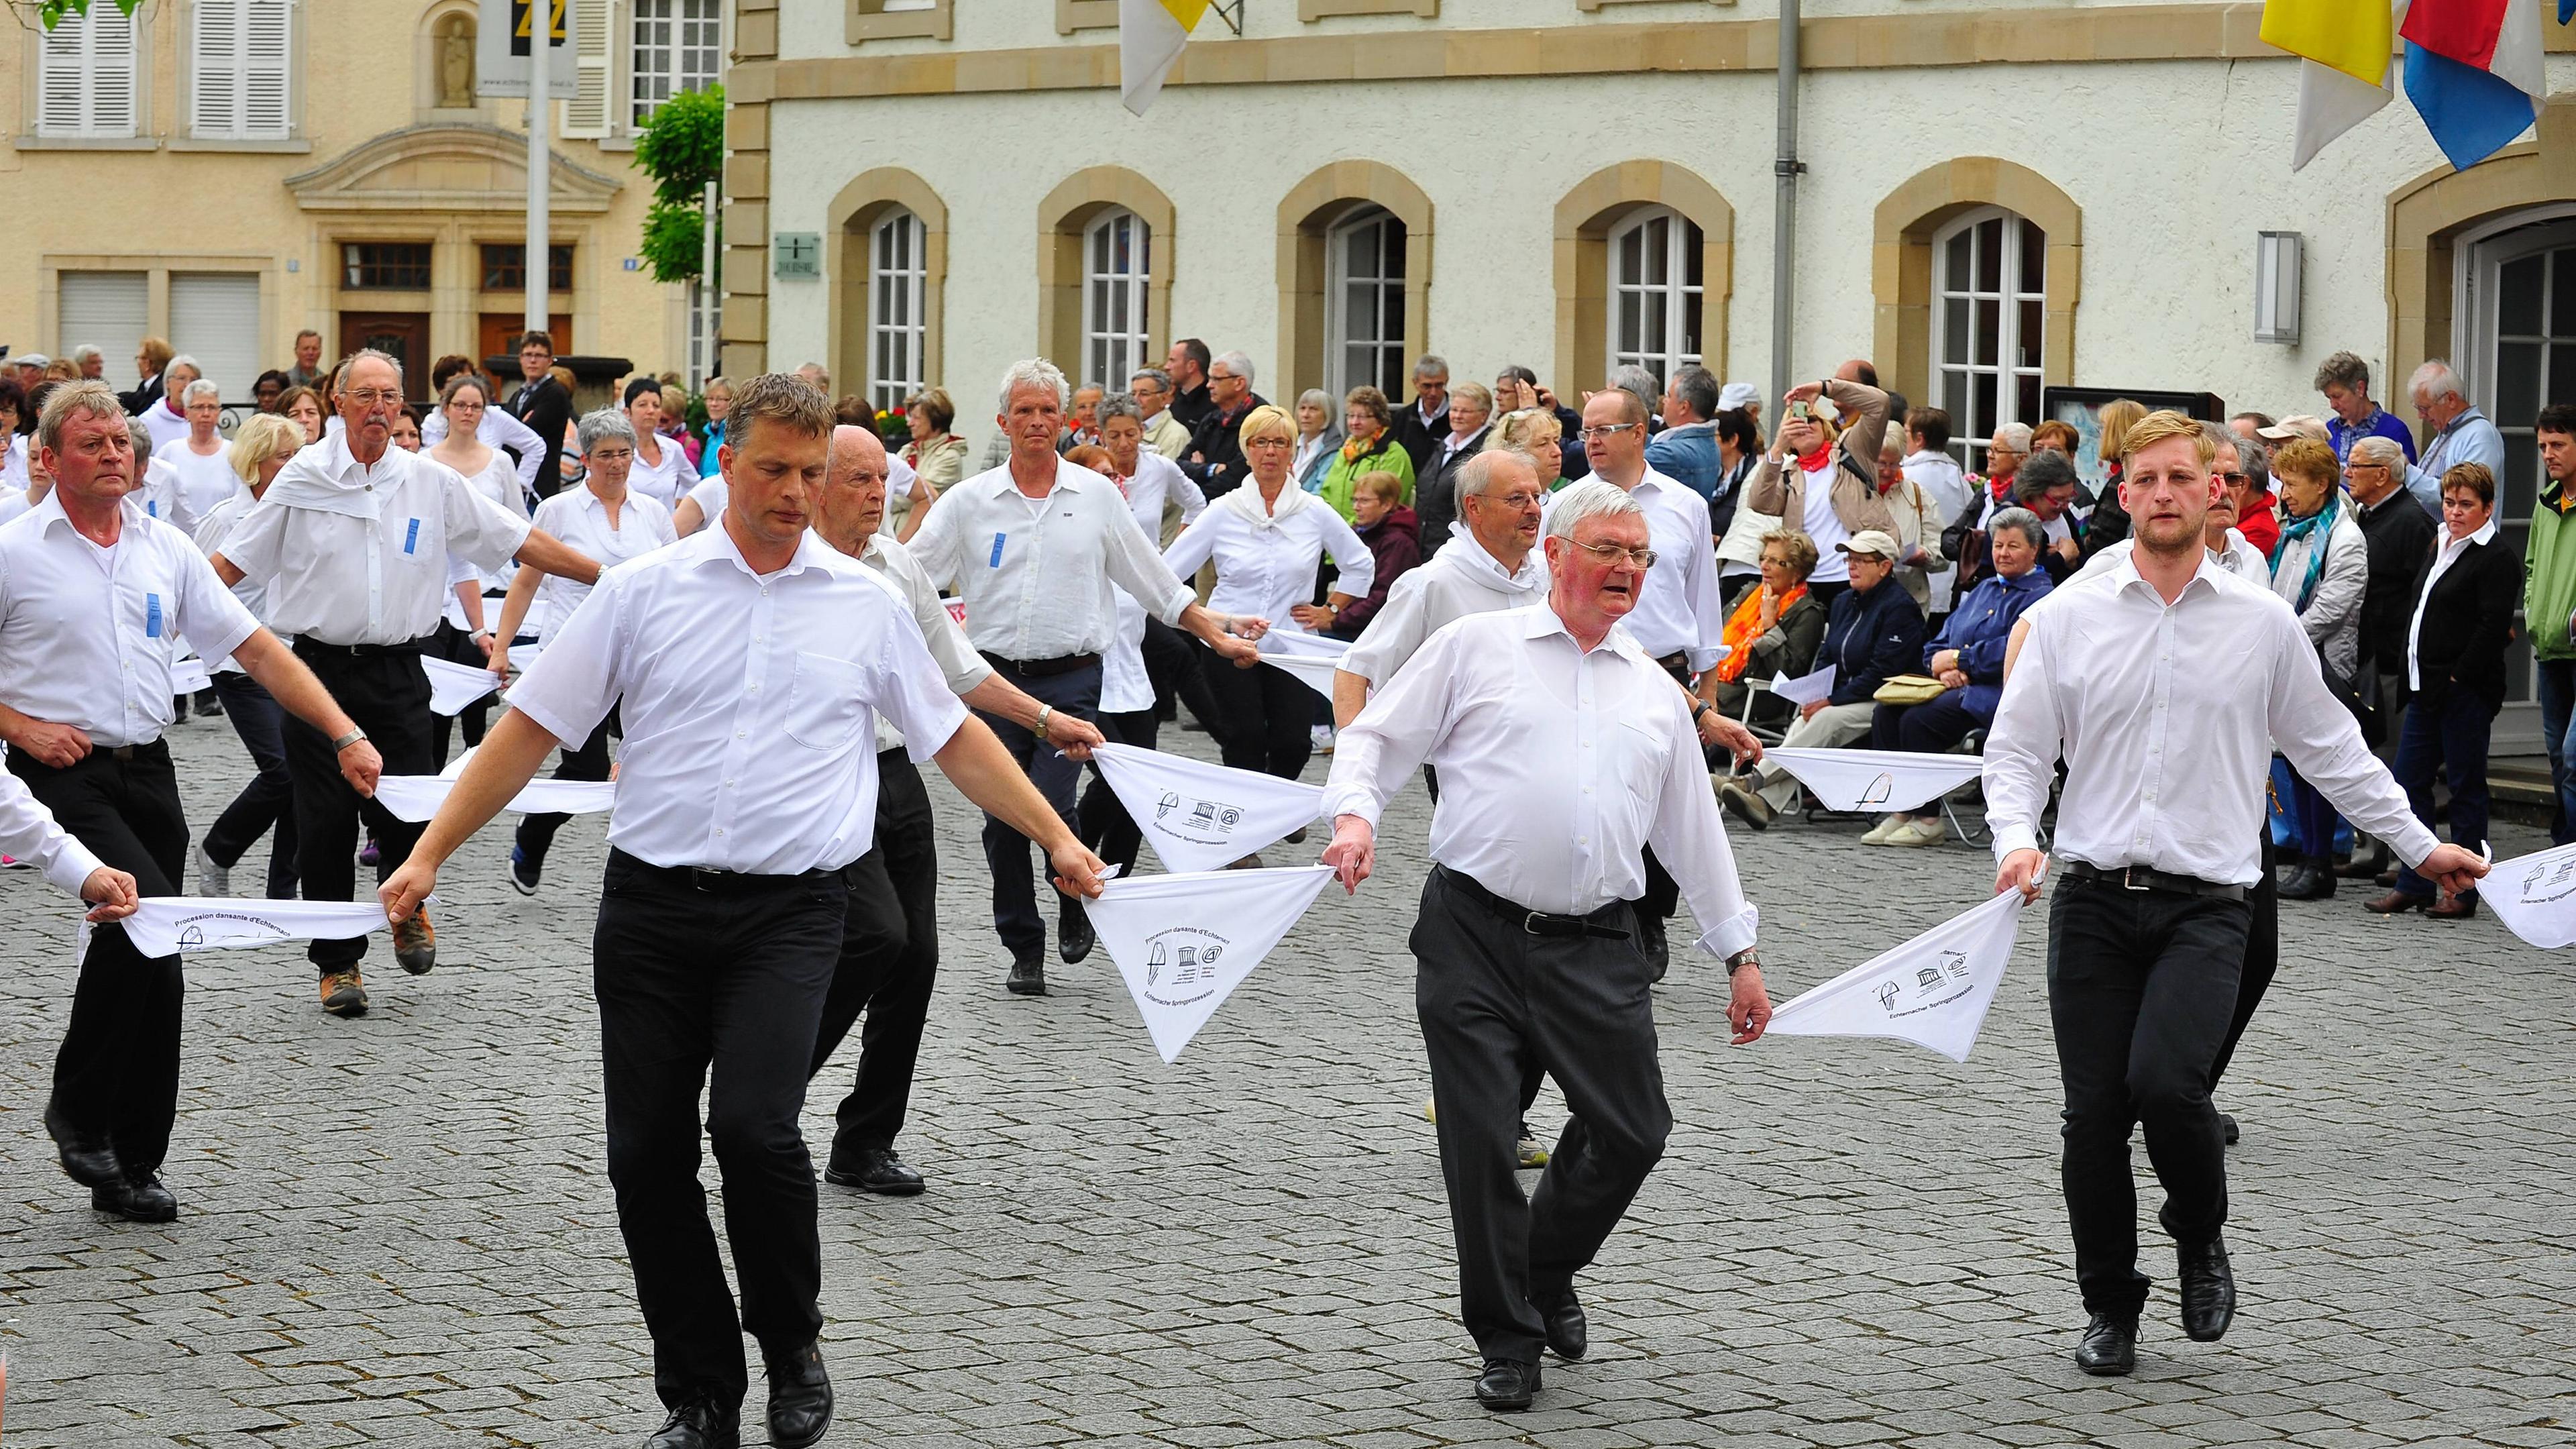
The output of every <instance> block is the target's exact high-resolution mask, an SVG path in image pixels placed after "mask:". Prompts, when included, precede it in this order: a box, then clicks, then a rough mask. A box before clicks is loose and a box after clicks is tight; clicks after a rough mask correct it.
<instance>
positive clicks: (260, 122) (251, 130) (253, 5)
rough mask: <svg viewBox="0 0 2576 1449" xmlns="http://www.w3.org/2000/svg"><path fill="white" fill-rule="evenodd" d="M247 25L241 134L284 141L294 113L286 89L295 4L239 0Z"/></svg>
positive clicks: (283, 0)
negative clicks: (246, 13) (246, 17)
mask: <svg viewBox="0 0 2576 1449" xmlns="http://www.w3.org/2000/svg"><path fill="white" fill-rule="evenodd" d="M242 4H243V7H244V8H245V9H246V10H247V11H248V12H249V16H248V19H249V24H248V25H247V26H246V27H244V29H243V31H242V52H243V54H242V123H241V133H242V135H243V136H245V137H248V138H251V139H256V140H263V141H283V140H285V139H286V138H287V136H288V134H289V133H290V130H291V125H290V122H291V121H292V119H293V112H292V110H291V109H290V107H289V103H288V102H289V98H288V94H287V92H288V89H289V87H290V86H291V84H292V81H293V77H292V74H291V69H292V65H293V62H294V45H295V23H294V22H295V7H294V5H293V4H292V3H291V0H242Z"/></svg>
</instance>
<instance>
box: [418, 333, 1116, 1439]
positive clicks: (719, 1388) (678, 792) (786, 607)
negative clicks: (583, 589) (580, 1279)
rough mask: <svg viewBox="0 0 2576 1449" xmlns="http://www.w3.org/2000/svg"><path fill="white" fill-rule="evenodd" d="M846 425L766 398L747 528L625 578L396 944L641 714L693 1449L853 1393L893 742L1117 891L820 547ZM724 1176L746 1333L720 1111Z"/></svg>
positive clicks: (650, 1163) (629, 775)
mask: <svg viewBox="0 0 2576 1449" xmlns="http://www.w3.org/2000/svg"><path fill="white" fill-rule="evenodd" d="M830 429H831V408H830V404H829V403H828V402H827V401H826V400H825V399H824V397H823V395H822V393H821V392H820V391H818V390H817V389H816V388H814V386H813V385H812V384H810V383H807V382H805V381H804V380H803V379H801V378H797V377H794V376H791V375H786V374H769V375H766V376H762V377H757V378H753V379H750V380H749V381H747V382H746V383H744V384H743V386H742V387H741V389H740V390H739V391H738V392H737V394H736V397H735V402H734V408H733V413H732V416H731V417H730V418H729V419H728V426H727V438H726V441H725V443H724V446H723V451H722V454H721V456H720V458H719V463H718V466H720V467H721V468H723V469H724V470H725V473H726V475H727V476H728V477H730V478H731V479H732V482H733V489H732V493H731V496H730V498H729V501H728V504H727V507H726V510H725V512H724V514H723V515H722V516H721V517H720V518H719V519H718V520H717V521H716V522H715V523H714V524H712V525H710V526H709V527H707V528H705V529H703V530H701V531H699V532H698V533H696V534H694V535H691V536H690V537H689V538H686V539H683V540H681V541H680V542H679V543H677V544H675V545H673V546H671V547H669V548H665V549H660V550H657V551H655V552H653V553H650V554H647V555H645V556H644V557H642V558H639V559H635V560H632V561H630V562H628V563H625V564H622V565H620V566H618V567H617V568H615V569H613V570H611V571H610V572H609V573H608V575H607V576H606V577H605V578H604V579H602V580H601V581H600V584H599V587H598V588H596V589H594V590H593V591H592V593H591V594H590V596H589V597H588V598H587V599H585V600H583V601H582V603H581V606H580V607H579V608H577V609H575V610H574V611H573V614H572V617H571V618H570V619H568V620H566V621H565V622H564V624H563V626H562V627H561V628H560V629H558V630H556V632H555V635H554V639H553V642H552V644H551V645H550V646H549V647H548V648H547V650H546V652H545V654H544V656H543V657H542V658H540V659H539V660H538V661H537V663H536V664H535V665H534V666H533V667H532V668H530V669H529V671H528V673H527V675H526V677H524V678H523V679H521V680H520V682H519V683H518V685H517V686H516V687H515V688H513V689H512V690H511V691H510V696H509V703H510V705H511V708H510V710H509V711H508V712H507V713H505V714H504V715H503V716H502V717H501V719H500V720H499V721H498V722H497V723H495V724H494V725H493V727H492V732H491V734H490V735H489V736H488V737H487V738H486V739H485V741H484V743H483V747H482V748H481V749H480V750H478V751H477V752H476V753H475V756H474V758H473V760H472V761H471V762H470V763H469V764H468V765H467V766H466V769H465V771H464V773H463V775H462V776H461V777H460V778H459V779H458V781H457V782H456V785H455V787H454V788H453V790H452V791H451V793H450V794H449V795H448V798H447V800H446V802H445V803H444V804H443V805H441V806H440V808H439V812H438V815H437V818H436V819H434V820H432V821H431V822H430V824H429V827H428V829H427V831H426V832H424V834H423V835H422V837H421V840H420V843H419V845H418V847H417V848H416V849H415V850H414V851H413V853H412V855H411V857H410V859H409V860H408V861H407V862H406V863H405V865H404V866H403V867H402V868H401V869H400V870H398V871H397V872H395V874H394V875H393V876H392V877H391V878H389V879H388V880H387V881H386V883H385V885H384V887H383V889H382V892H381V894H382V895H383V897H384V900H385V904H386V909H387V913H388V914H389V915H390V916H391V917H392V918H393V919H395V920H401V919H403V918H405V917H406V916H407V915H408V914H409V913H410V912H411V911H413V910H415V909H416V908H417V907H418V904H419V902H420V901H421V900H422V899H423V898H424V897H426V896H427V895H428V894H429V892H430V890H431V889H432V888H433V887H434V886H435V885H436V882H437V876H438V868H439V866H440V865H441V864H442V863H443V862H444V861H446V859H447V858H448V857H449V856H450V855H452V854H453V853H454V852H455V851H456V849H457V848H458V847H459V846H461V845H462V844H463V843H464V842H465V840H466V839H467V838H468V837H469V836H471V835H472V834H473V832H474V831H475V830H477V829H479V828H480V827H481V826H482V825H483V824H484V823H485V822H487V821H489V820H490V819H491V818H492V816H493V815H494V814H495V813H497V812H498V811H499V810H500V809H501V808H502V807H503V806H504V805H505V804H507V803H508V801H509V800H510V799H511V798H512V797H513V796H515V795H516V794H517V793H518V792H519V790H520V789H521V788H522V787H523V786H525V785H526V783H527V782H528V780H529V779H530V778H531V777H532V776H533V775H534V774H535V773H536V769H537V767H538V766H539V765H540V764H542V763H543V762H544V760H545V757H546V754H547V752H548V751H549V750H551V749H553V748H554V747H555V746H556V744H557V743H559V742H561V741H566V740H578V739H581V738H583V737H585V736H587V735H588V734H589V733H590V732H591V730H592V729H593V728H594V727H595V726H597V724H598V723H599V721H600V720H601V719H602V718H604V717H605V716H606V715H607V713H608V710H609V706H610V705H612V704H616V705H617V706H618V707H619V709H620V711H621V713H622V714H623V716H624V719H625V723H626V752H625V755H624V757H623V759H622V760H621V761H620V768H619V775H618V787H617V798H616V803H615V805H614V806H613V808H612V809H611V811H610V815H609V823H608V844H609V860H608V867H607V873H606V876H605V881H604V884H603V887H602V897H601V901H600V909H599V919H598V925H597V927H596V929H595V931H594V934H593V937H592V940H593V950H594V952H595V954H596V956H597V958H598V959H597V960H596V961H595V962H594V969H593V972H592V983H593V989H594V991H595V993H596V995H597V997H598V1001H599V1013H600V1054H601V1058H602V1063H603V1073H604V1077H605V1089H606V1091H605V1095H606V1102H607V1111H606V1119H607V1124H608V1151H607V1161H608V1174H609V1180H610V1182H611V1184H612V1185H613V1186H614V1188H615V1190H616V1197H617V1212H618V1224H619V1227H620V1229H621V1230H622V1232H623V1233H624V1236H625V1241H626V1247H627V1256H628V1259H629V1262H630V1265H631V1267H632V1270H633V1272H634V1274H635V1283H636V1296H637V1299H638V1301H639V1304H640V1306H641V1308H642V1310H643V1316H644V1323H645V1327H646V1328H647V1329H648V1330H649V1331H650V1332H651V1334H652V1338H653V1346H654V1383H655V1387H656V1389H657V1391H658V1392H659V1394H660V1397H661V1399H662V1402H663V1404H664V1406H665V1407H666V1408H667V1409H668V1410H669V1412H670V1418H669V1421H668V1422H667V1423H666V1424H665V1425H664V1426H663V1428H662V1430H661V1431H660V1433H659V1435H658V1436H657V1437H655V1438H654V1439H652V1440H651V1441H650V1442H651V1443H653V1444H655V1445H657V1446H667V1449H703V1446H712V1445H731V1444H733V1443H734V1442H735V1441H736V1437H737V1434H738V1424H737V1420H738V1418H739V1415H740V1406H741V1402H742V1399H743V1396H744V1393H745V1390H746V1388H747V1386H748V1375H747V1373H746V1370H745V1365H744V1361H743V1352H742V1334H743V1333H745V1332H748V1333H749V1334H751V1335H752V1336H753V1337H754V1338H755V1339H757V1340H758V1341H759V1343H760V1346H761V1350H762V1357H763V1359H764V1360H765V1362H766V1364H767V1366H768V1379H769V1406H768V1421H769V1423H768V1428H769V1435H770V1442H772V1443H777V1444H812V1443H814V1442H816V1441H817V1440H819V1439H820V1438H821V1437H822V1436H823V1434H824V1433H825V1432H826V1430H827V1429H828V1427H829V1425H830V1422H831V1415H832V1389H831V1383H830V1379H829V1377H828V1376H827V1375H826V1374H825V1372H824V1368H823V1363H822V1355H821V1352H820V1348H819V1346H818V1344H817V1342H816V1339H817V1336H818V1334H819V1331H820V1329H821V1327H822V1323H823V1315H822V1309H821V1304H820V1301H819V1299H820V1293H821V1289H822V1254H821V1247H820V1244H819V1241H818V1235H817V1232H816V1226H815V1190H814V1173H813V1162H812V1159H811V1157H810V1156H809V1155H808V1154H807V1152H806V1150H805V1143H804V1139H803V1136H802V1134H801V1133H800V1131H799V1130H798V1125H797V1118H798V1114H799V1112H800V1111H801V1109H802V1107H803V1103H804V1096H805V1082H806V1075H807V1071H808V1063H809V1060H810V1053H811V1052H812V1049H813V1046H814V1042H815V1032H816V1024H817V1022H818V1020H819V1018H820V1015H821V1010H822V1006H823V1002H824V998H825V994H826V992H827V990H828V989H829V986H830V983H831V980H832V975H833V969H834V963H835V960H836V958H837V956H838V953H839V949H840V944H841V938H842V932H843V929H844V922H845V918H846V913H847V908H848V889H847V884H846V879H845V874H844V873H845V871H846V869H847V868H848V867H849V866H850V865H851V863H852V862H854V861H856V860H858V859H860V858H861V857H862V856H863V855H865V854H866V853H867V851H868V849H869V848H870V846H871V844H872V843H873V839H874V830H875V820H876V804H877V794H878V785H879V782H878V777H877V772H876V732H875V721H876V718H877V716H878V715H879V714H880V713H882V714H883V715H884V716H885V717H886V719H887V720H888V721H889V722H891V723H892V724H893V725H894V726H895V727H896V728H897V729H899V730H901V731H902V733H903V738H904V742H905V748H906V749H907V750H908V751H909V752H910V754H911V757H912V758H913V759H915V760H923V759H936V760H937V761H938V763H939V765H940V768H941V769H942V770H943V771H945V772H946V773H947V774H948V776H949V778H950V779H951V780H953V781H954V782H955V783H956V784H957V785H958V787H959V788H960V789H961V790H962V791H963V792H964V793H965V795H966V796H967V798H968V799H970V800H973V801H975V802H976V803H977V804H978V805H980V806H982V807H984V808H985V809H988V810H991V811H993V812H995V813H996V814H997V815H999V816H1001V817H1002V818H1003V819H1005V820H1007V821H1008V822H1009V823H1010V826H1011V828H1013V829H1016V830H1025V831H1028V832H1030V833H1031V834H1032V835H1034V836H1037V837H1038V838H1040V839H1041V840H1042V842H1043V843H1044V844H1045V846H1046V848H1047V852H1048V855H1049V857H1050V860H1051V862H1052V864H1053V866H1054V868H1055V870H1056V872H1057V874H1058V876H1059V877H1060V878H1061V879H1063V880H1064V881H1066V882H1067V884H1068V886H1069V887H1070V888H1071V889H1075V890H1079V891H1082V892H1083V893H1085V894H1097V893H1098V891H1099V888H1100V887H1099V878H1098V871H1099V862H1098V860H1097V859H1096V858H1095V857H1093V856H1092V855H1091V853H1090V852H1089V851H1086V850H1084V849H1083V848H1082V847H1081V845H1080V844H1079V843H1078V842H1076V841H1075V840H1074V839H1073V837H1072V834H1071V832H1070V831H1068V830H1066V829H1065V828H1064V825H1063V822H1062V821H1061V820H1059V819H1057V818H1056V816H1055V814H1054V812H1053V811H1052V810H1051V809H1050V808H1049V807H1048V806H1047V804H1046V802H1045V801H1044V800H1042V799H1040V798H1039V796H1038V795H1037V792H1036V791H1035V790H1033V789H1031V788H1030V786H1029V783H1028V781H1027V779H1026V778H1025V777H1024V776H1023V775H1022V774H1021V772H1020V770H1019V769H1018V768H1017V766H1016V765H1015V764H1014V762H1013V761H1012V760H1011V759H1010V757H1009V756H1008V755H1007V754H1006V753H1004V751H1003V750H1002V748H1001V747H1000V745H999V744H998V743H997V742H996V741H995V740H994V739H993V737H992V734H991V732H990V731H989V730H988V729H986V727H985V726H984V725H983V724H981V723H980V722H979V721H977V720H976V719H974V718H973V717H972V716H970V715H969V714H968V713H967V711H966V709H965V707H964V706H963V705H961V704H960V703H959V702H958V700H957V697H956V695H955V694H953V693H952V692H951V691H950V690H949V688H948V685H947V683H946V681H945V680H944V678H943V676H942V672H941V670H940V667H939V666H938V665H937V664H936V663H935V662H934V661H933V660H932V658H931V655H930V653H929V650H928V648H927V647H926V645H925V644H924V641H923V637H922V634H921V631H920V629H919V628H918V627H917V626H916V625H915V624H914V623H913V621H912V618H911V617H910V614H909V612H908V611H907V610H906V608H905V605H904V603H903V600H902V599H901V598H900V597H899V596H898V595H897V594H896V592H895V591H894V590H893V589H892V588H890V587H888V586H887V584H886V583H885V581H884V580H883V579H881V578H879V577H878V576H877V575H876V574H875V573H874V572H872V571H871V570H869V569H868V568H867V567H866V566H865V565H863V564H862V563H860V562H859V561H858V560H856V559H853V558H849V557H847V556H845V555H843V554H841V553H839V552H837V551H836V550H834V549H833V548H832V547H831V545H829V544H828V543H826V542H824V541H823V540H822V539H821V538H819V537H817V536H815V535H814V534H813V533H812V532H810V531H809V528H808V525H809V523H810V522H811V521H812V520H813V518H814V516H815V512H814V505H815V498H816V495H817V493H818V491H819V490H820V489H821V488H822V487H824V486H825V479H826V472H827V467H828V442H827V439H828V437H829V434H830ZM702 1090H703V1091H704V1092H705V1093H706V1094H707V1100H708V1102H709V1104H710V1110H709V1112H708V1113H707V1117H706V1120H705V1132H706V1135H707V1136H709V1137H711V1138H712V1139H713V1142H714V1147H715V1155H716V1160H717V1163H718V1164H719V1167H720V1170H721V1172H722V1175H723V1179H724V1202H725V1220H726V1227H727V1235H728V1237H729V1239H730V1241H731V1246H732V1250H733V1263H734V1268H735V1272H736V1274H737V1276H738V1277H739V1278H740V1280H741V1308H740V1313H739V1316H737V1310H736V1307H735V1302H734V1297H733V1294H732V1293H731V1292H730V1291H728V1288H727V1285H726V1282H725V1276H724V1266H723V1263H722V1262H721V1261H720V1260H719V1258H718V1256H717V1252H716V1244H715V1236H714V1232H713V1230H712V1228H711V1226H710V1225H709V1223H708V1221H707V1216H706V1199H705V1195H704V1193H703V1192H702V1191H701V1190H700V1188H699V1186H698V1170H699V1160H700V1148H699V1135H700V1118H699V1101H700V1096H701V1092H702Z"/></svg>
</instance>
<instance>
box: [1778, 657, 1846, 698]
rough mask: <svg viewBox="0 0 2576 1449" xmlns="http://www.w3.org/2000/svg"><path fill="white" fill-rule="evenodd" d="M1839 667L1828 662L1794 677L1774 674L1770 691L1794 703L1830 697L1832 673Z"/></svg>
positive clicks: (1832, 691)
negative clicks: (1810, 671) (1808, 672)
mask: <svg viewBox="0 0 2576 1449" xmlns="http://www.w3.org/2000/svg"><path fill="white" fill-rule="evenodd" d="M1839 668H1840V666H1837V665H1832V664H1828V665H1826V666H1825V667H1824V668H1822V669H1819V670H1817V671H1816V672H1815V673H1813V674H1801V675H1799V676H1798V677H1797V678H1795V679H1791V678H1790V677H1789V676H1787V675H1785V674H1782V675H1776V676H1774V677H1773V678H1772V680H1771V692H1772V693H1773V694H1776V695H1778V696H1780V697H1781V698H1782V699H1785V700H1787V701H1789V702H1790V703H1791V704H1795V705H1809V704H1814V703H1815V702H1816V701H1818V700H1820V699H1830V698H1832V697H1833V693H1834V675H1835V674H1836V673H1837V672H1838V671H1839Z"/></svg>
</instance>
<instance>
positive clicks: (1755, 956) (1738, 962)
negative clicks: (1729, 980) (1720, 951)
mask: <svg viewBox="0 0 2576 1449" xmlns="http://www.w3.org/2000/svg"><path fill="white" fill-rule="evenodd" d="M1744 966H1750V967H1752V968H1753V969H1754V970H1756V971H1759V970H1761V969H1762V956H1761V954H1760V953H1759V952H1757V951H1755V950H1754V949H1753V948H1752V947H1750V946H1747V947H1745V948H1744V949H1743V950H1741V951H1738V952H1736V953H1735V954H1734V955H1732V956H1729V957H1727V958H1726V974H1727V975H1729V976H1733V975H1734V974H1735V973H1736V970H1737V968H1739V967H1744Z"/></svg>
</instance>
